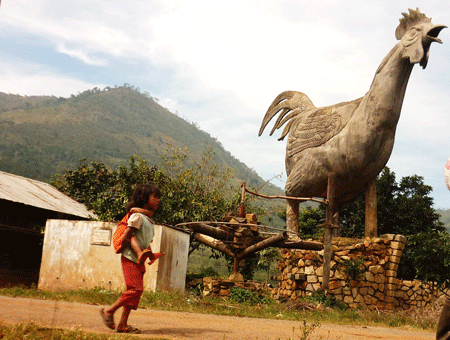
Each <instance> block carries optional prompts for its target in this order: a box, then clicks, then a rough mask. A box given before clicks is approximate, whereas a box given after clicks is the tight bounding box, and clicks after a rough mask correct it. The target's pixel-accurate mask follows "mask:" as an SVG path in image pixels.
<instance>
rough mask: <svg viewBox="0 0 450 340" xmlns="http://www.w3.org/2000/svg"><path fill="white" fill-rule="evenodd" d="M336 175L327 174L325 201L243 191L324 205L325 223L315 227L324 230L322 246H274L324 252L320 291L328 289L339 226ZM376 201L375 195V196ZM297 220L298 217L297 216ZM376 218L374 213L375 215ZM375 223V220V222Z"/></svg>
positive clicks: (286, 243)
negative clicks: (335, 236)
mask: <svg viewBox="0 0 450 340" xmlns="http://www.w3.org/2000/svg"><path fill="white" fill-rule="evenodd" d="M335 180H336V175H335V173H334V172H330V173H329V174H328V183H327V198H326V199H325V200H323V199H316V198H312V197H310V198H304V197H287V196H266V195H261V194H257V193H255V192H252V191H250V190H248V189H245V191H246V192H248V193H251V194H252V195H256V196H259V197H264V198H269V199H272V198H283V199H286V200H293V201H296V202H305V201H314V202H318V203H320V204H324V205H326V209H325V222H324V223H322V224H320V225H318V226H317V227H321V228H325V237H324V242H323V244H321V243H319V242H305V241H297V242H292V243H291V242H289V241H284V242H277V243H275V245H274V246H276V247H280V248H290V247H289V246H288V245H289V244H290V243H291V244H295V246H292V247H291V248H295V249H306V250H321V249H323V250H324V264H323V281H322V289H324V290H328V288H329V279H330V266H331V258H332V257H333V249H332V239H333V234H334V232H333V230H338V228H339V226H338V223H337V219H338V213H337V207H336V202H335V188H336V183H335ZM243 187H244V188H245V182H244V183H243ZM375 200H376V195H375ZM297 218H298V216H297ZM375 218H376V213H375ZM375 221H376V220H375ZM311 243H313V244H314V246H316V247H317V245H320V247H317V248H313V247H311V246H312V245H311Z"/></svg>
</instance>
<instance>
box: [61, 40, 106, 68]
mask: <svg viewBox="0 0 450 340" xmlns="http://www.w3.org/2000/svg"><path fill="white" fill-rule="evenodd" d="M56 51H57V52H59V53H63V54H67V55H68V56H70V57H72V58H76V59H79V60H81V61H82V62H84V63H85V64H88V65H94V66H106V65H107V64H108V62H107V61H106V60H104V59H99V58H91V57H89V56H88V55H87V54H86V53H85V52H84V51H82V50H77V49H69V48H67V47H66V46H65V44H64V43H61V44H59V45H58V47H57V48H56Z"/></svg>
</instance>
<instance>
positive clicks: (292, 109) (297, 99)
mask: <svg viewBox="0 0 450 340" xmlns="http://www.w3.org/2000/svg"><path fill="white" fill-rule="evenodd" d="M314 108H315V106H314V104H313V103H312V102H311V100H310V99H309V98H308V96H307V95H306V94H304V93H302V92H297V91H285V92H283V93H280V94H279V95H278V96H277V97H276V98H275V100H274V101H273V102H272V104H271V105H270V106H269V108H268V109H267V112H266V115H265V116H264V119H263V121H262V124H261V128H260V129H259V134H258V136H261V135H262V133H263V131H264V129H265V127H266V126H267V124H269V122H270V121H271V120H272V118H273V117H275V116H276V115H277V114H278V113H279V116H278V118H277V121H276V122H275V124H274V126H273V129H272V131H271V132H270V135H272V134H273V133H274V132H275V130H276V129H279V128H280V127H282V126H283V125H284V124H285V123H286V122H287V121H288V120H291V119H292V118H294V117H296V116H297V115H299V114H301V113H302V112H305V111H309V110H311V109H314ZM280 111H281V112H280ZM291 122H292V120H291V121H290V122H289V123H288V124H287V125H286V127H285V129H284V131H283V133H282V136H281V137H280V138H279V140H283V138H284V137H285V136H286V135H287V134H288V133H289V128H290V126H291Z"/></svg>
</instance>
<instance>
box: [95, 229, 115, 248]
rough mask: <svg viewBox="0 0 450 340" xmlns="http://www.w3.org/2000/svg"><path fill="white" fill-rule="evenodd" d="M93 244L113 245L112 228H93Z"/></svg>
mask: <svg viewBox="0 0 450 340" xmlns="http://www.w3.org/2000/svg"><path fill="white" fill-rule="evenodd" d="M91 244H95V245H98V246H110V245H111V230H110V229H93V230H92V235H91Z"/></svg>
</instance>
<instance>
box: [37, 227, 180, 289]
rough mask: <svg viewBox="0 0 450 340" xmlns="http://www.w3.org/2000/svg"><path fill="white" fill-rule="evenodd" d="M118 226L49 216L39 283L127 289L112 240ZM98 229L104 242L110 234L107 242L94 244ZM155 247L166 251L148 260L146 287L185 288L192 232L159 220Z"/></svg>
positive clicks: (47, 286)
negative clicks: (170, 226)
mask: <svg viewBox="0 0 450 340" xmlns="http://www.w3.org/2000/svg"><path fill="white" fill-rule="evenodd" d="M116 226H117V222H96V221H69V220H48V221H47V223H46V227H45V236H44V245H43V252H42V263H41V269H40V275H39V284H38V288H39V289H43V290H67V289H79V288H94V287H102V288H107V289H112V290H123V289H124V288H125V284H124V281H123V274H122V268H121V264H120V255H117V254H115V252H114V249H113V246H112V244H111V243H112V242H111V236H112V234H113V233H114V230H115V229H116ZM98 230H100V231H101V235H102V240H103V241H104V240H105V235H109V236H108V238H107V239H108V242H106V244H93V242H92V235H93V233H94V231H98ZM108 231H109V234H108ZM103 243H105V242H103ZM152 249H153V251H154V252H158V251H164V252H165V253H166V254H165V256H163V257H162V258H160V259H159V260H158V261H156V262H155V263H154V264H153V265H152V266H148V265H147V272H146V274H145V276H144V286H145V289H146V290H152V291H154V290H159V291H163V290H164V291H174V290H181V291H184V286H185V277H186V270H187V259H188V251H189V234H188V233H185V232H183V231H179V230H176V229H172V228H169V227H166V226H160V225H158V226H156V229H155V237H154V239H153V242H152Z"/></svg>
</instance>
